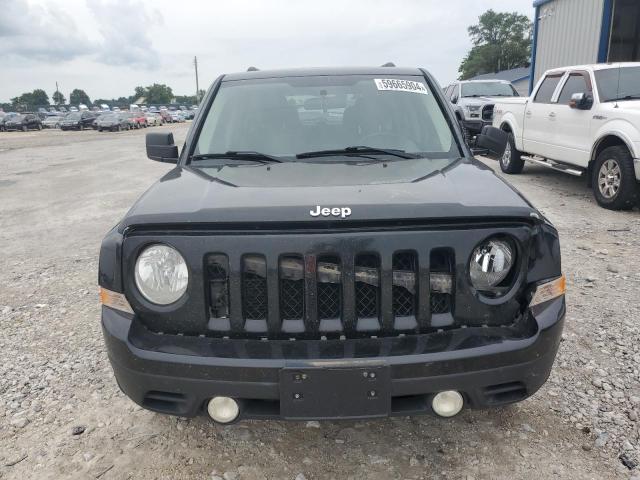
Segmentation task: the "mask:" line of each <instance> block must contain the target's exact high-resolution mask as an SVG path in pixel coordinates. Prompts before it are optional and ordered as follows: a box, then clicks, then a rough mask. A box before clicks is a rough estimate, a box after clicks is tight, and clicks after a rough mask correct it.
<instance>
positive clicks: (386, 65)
mask: <svg viewBox="0 0 640 480" xmlns="http://www.w3.org/2000/svg"><path fill="white" fill-rule="evenodd" d="M380 66H381V67H395V66H396V64H395V63H393V62H387V63H385V64H384V65H380Z"/></svg>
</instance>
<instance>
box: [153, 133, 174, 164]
mask: <svg viewBox="0 0 640 480" xmlns="http://www.w3.org/2000/svg"><path fill="white" fill-rule="evenodd" d="M146 143H147V157H149V158H150V159H151V160H155V161H156V162H165V163H178V146H177V145H175V144H174V143H173V133H147V139H146Z"/></svg>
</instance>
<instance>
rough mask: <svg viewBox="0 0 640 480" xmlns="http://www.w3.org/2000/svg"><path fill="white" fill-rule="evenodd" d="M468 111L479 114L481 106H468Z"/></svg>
mask: <svg viewBox="0 0 640 480" xmlns="http://www.w3.org/2000/svg"><path fill="white" fill-rule="evenodd" d="M467 110H469V111H470V112H477V111H478V110H480V105H467Z"/></svg>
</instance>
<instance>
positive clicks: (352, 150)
mask: <svg viewBox="0 0 640 480" xmlns="http://www.w3.org/2000/svg"><path fill="white" fill-rule="evenodd" d="M338 155H345V156H356V157H366V156H369V155H390V156H392V157H399V158H407V159H408V158H418V157H416V156H415V155H413V154H411V153H407V152H405V151H404V150H397V149H390V148H375V147H367V146H364V145H359V146H354V147H346V148H339V149H335V150H317V151H314V152H302V153H298V154H297V155H296V158H316V157H331V156H338Z"/></svg>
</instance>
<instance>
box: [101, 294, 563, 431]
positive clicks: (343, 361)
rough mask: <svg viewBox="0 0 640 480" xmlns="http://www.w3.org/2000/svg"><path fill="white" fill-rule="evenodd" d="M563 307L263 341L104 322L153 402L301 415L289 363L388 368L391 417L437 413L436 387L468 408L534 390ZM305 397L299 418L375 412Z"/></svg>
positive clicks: (122, 368)
mask: <svg viewBox="0 0 640 480" xmlns="http://www.w3.org/2000/svg"><path fill="white" fill-rule="evenodd" d="M564 314H565V301H564V296H562V297H559V298H556V299H554V300H551V301H549V302H547V303H545V304H542V305H539V306H537V307H536V308H535V311H531V312H530V315H527V316H526V317H527V320H526V327H525V328H524V329H522V328H518V329H517V330H515V329H513V328H510V327H478V328H464V329H456V330H451V331H445V332H438V333H432V334H425V335H415V336H406V337H390V338H377V339H374V338H363V339H353V340H351V339H349V340H320V341H304V340H298V341H286V340H281V341H276V340H274V341H260V340H237V339H220V338H205V337H188V336H180V335H166V334H165V335H162V334H156V333H153V332H151V331H149V330H147V329H146V328H145V327H143V326H142V325H141V324H140V322H139V321H137V319H136V318H135V317H134V316H132V315H129V314H125V313H121V312H118V311H116V310H112V309H110V308H108V307H103V309H102V329H103V334H104V337H105V342H106V345H107V351H108V355H109V359H110V361H111V364H112V366H113V370H114V373H115V376H116V379H117V381H118V385H119V386H120V388H121V389H122V391H123V392H124V393H125V394H126V395H128V396H129V397H130V398H131V399H132V400H133V401H135V402H136V403H138V404H139V405H141V406H143V407H145V408H147V409H149V410H153V411H158V412H161V413H168V414H173V415H180V416H186V417H191V416H195V415H199V414H203V413H204V412H206V402H207V401H208V400H209V399H210V398H212V397H213V396H228V397H233V398H235V399H237V400H239V401H240V404H241V413H240V418H275V419H287V418H294V417H291V416H288V415H286V414H284V413H283V412H282V411H281V402H282V392H283V390H286V389H284V388H283V384H282V375H281V374H282V372H283V371H285V370H284V369H291V368H294V369H349V368H351V369H362V368H384V369H386V371H388V377H389V381H388V385H389V387H388V392H387V391H385V392H384V395H388V397H390V399H389V401H388V408H387V409H386V410H385V411H384V412H382V414H383V416H387V415H410V414H419V413H431V412H432V411H431V406H430V405H431V399H432V397H433V395H435V394H436V393H438V392H440V391H443V390H458V391H460V392H461V393H462V394H463V396H464V399H465V406H466V407H469V408H484V407H491V406H498V405H504V404H508V403H513V402H516V401H520V400H523V399H524V398H527V397H529V396H530V395H532V394H533V393H535V392H536V391H537V390H538V389H539V388H540V387H541V386H542V385H543V384H544V382H545V381H546V379H547V378H548V376H549V373H550V371H551V367H552V365H553V361H554V359H555V356H556V352H557V349H558V345H559V343H560V338H561V334H562V328H563V324H564ZM523 322H524V320H523ZM311 371H312V370H311ZM332 386H333V385H331V384H327V385H325V386H324V387H325V388H332ZM305 402H306V403H307V406H306V407H305V408H304V409H303V411H304V414H303V415H297V416H295V419H321V418H356V417H357V418H362V417H366V416H369V415H366V414H365V415H354V414H353V413H352V412H351V413H349V414H348V415H347V414H344V415H343V414H341V412H339V411H338V412H337V414H334V415H331V416H330V417H328V416H326V415H322V414H319V409H318V408H316V407H314V405H317V402H316V403H314V398H313V395H310V396H309V395H307V397H306V398H305ZM345 408H346V407H345ZM375 416H381V415H375Z"/></svg>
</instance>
